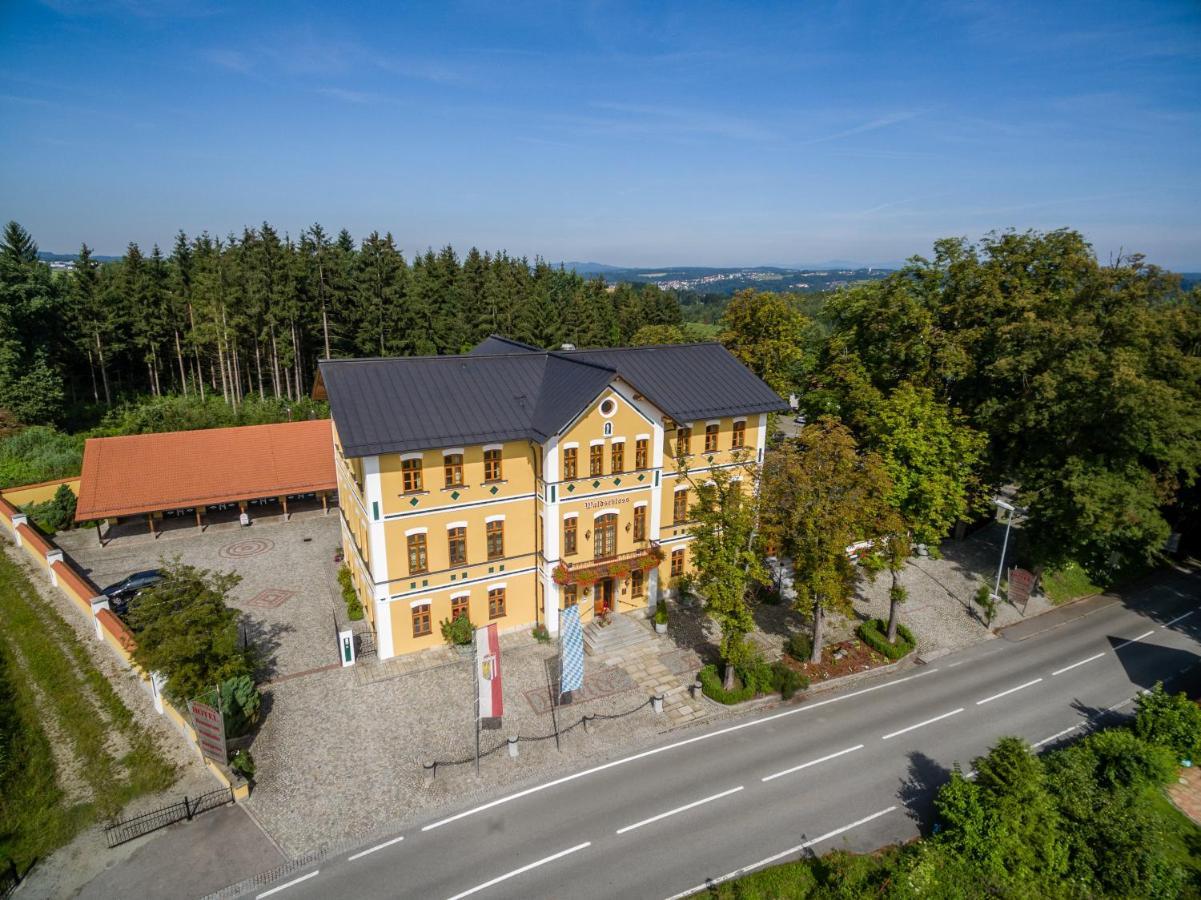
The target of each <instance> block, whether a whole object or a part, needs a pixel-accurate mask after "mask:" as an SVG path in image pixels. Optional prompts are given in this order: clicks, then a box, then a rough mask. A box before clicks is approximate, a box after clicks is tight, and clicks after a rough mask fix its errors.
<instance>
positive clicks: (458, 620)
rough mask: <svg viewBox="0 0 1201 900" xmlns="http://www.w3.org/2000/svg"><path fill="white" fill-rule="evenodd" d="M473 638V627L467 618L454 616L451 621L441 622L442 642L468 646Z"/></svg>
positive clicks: (444, 620)
mask: <svg viewBox="0 0 1201 900" xmlns="http://www.w3.org/2000/svg"><path fill="white" fill-rule="evenodd" d="M474 637H475V626H474V625H472V624H471V619H469V618H468V617H467V616H465V615H462V616H455V618H454V619H453V620H452V619H443V620H442V640H444V641H446V643H448V644H456V645H458V646H463V645H465V644H470V643H471V641H472V639H473V638H474Z"/></svg>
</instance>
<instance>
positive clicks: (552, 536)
mask: <svg viewBox="0 0 1201 900" xmlns="http://www.w3.org/2000/svg"><path fill="white" fill-rule="evenodd" d="M559 472H560V466H559V438H558V437H557V436H553V437H551V438H550V439H549V440H548V441H547V442H546V444H545V445H543V447H542V484H543V491H542V575H541V577H542V620H543V621H542V624H543V625H545V626H546V630H547V632H548V633H550V634H552V635H555V634H558V633H559V586H558V585H557V584H555V580H554V578H553V577H551V572H552V571H553V570H554V568H555V566H557V565H558V564H559V562H560V553H561V551H560V549H559V536H560V535H561V534H562V533H563V522H562V519H561V518H560V516H561V513H560V512H559V509H560V505H559V504H560V502H561V499H562V498H560V497H559V491H561V490H562V489H563V485H561V484H560V483H559Z"/></svg>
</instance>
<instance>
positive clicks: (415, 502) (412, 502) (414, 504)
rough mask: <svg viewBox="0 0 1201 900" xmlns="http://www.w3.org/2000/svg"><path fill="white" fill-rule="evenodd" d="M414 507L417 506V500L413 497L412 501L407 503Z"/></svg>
mask: <svg viewBox="0 0 1201 900" xmlns="http://www.w3.org/2000/svg"><path fill="white" fill-rule="evenodd" d="M416 505H417V498H416V497H414V498H413V499H412V500H410V501H409V506H416Z"/></svg>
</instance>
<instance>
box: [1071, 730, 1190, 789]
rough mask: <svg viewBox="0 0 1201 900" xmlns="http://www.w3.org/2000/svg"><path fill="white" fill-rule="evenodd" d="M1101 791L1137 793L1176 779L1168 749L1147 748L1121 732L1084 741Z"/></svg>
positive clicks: (1137, 737) (1128, 732) (1158, 747)
mask: <svg viewBox="0 0 1201 900" xmlns="http://www.w3.org/2000/svg"><path fill="white" fill-rule="evenodd" d="M1085 740H1086V741H1087V743H1088V747H1089V749H1090V750H1091V751H1092V754H1093V758H1094V759H1095V760H1096V769H1095V772H1096V775H1095V777H1096V780H1097V782H1098V784H1100V785H1101V786H1102V787H1103V788H1110V789H1113V788H1133V789H1136V790H1137V789H1139V788H1144V787H1152V786H1159V785H1164V784H1167V783H1168V782H1169V781H1171V780H1172V779H1173V778H1174V777H1175V776H1176V758H1175V755H1174V754H1173V753H1172V751H1171V750H1170V749H1168V748H1167V747H1160V746H1157V745H1155V744H1150V743H1148V742H1147V741H1144V740H1143V739H1142V738H1140V737H1139V736H1138V735H1136V734H1134V733H1133V732H1132V731H1128V730H1126V729H1125V728H1108V729H1106V730H1105V731H1099V732H1097V733H1096V734H1093V735H1090V736H1089V737H1088V738H1086V739H1085Z"/></svg>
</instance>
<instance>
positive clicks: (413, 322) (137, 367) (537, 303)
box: [0, 222, 681, 430]
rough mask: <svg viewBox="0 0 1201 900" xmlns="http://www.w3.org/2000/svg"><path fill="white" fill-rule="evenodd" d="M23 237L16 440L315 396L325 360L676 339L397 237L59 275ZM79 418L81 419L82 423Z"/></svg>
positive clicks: (566, 274)
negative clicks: (482, 343)
mask: <svg viewBox="0 0 1201 900" xmlns="http://www.w3.org/2000/svg"><path fill="white" fill-rule="evenodd" d="M37 251H38V248H37V245H36V243H35V241H34V239H33V237H31V236H30V235H29V234H28V233H27V232H26V231H25V230H24V229H23V228H21V226H20V225H18V224H17V223H15V222H10V223H9V224H8V225H7V226H6V228H5V232H4V236H3V242H2V244H0V409H3V410H5V412H6V413H7V415H8V416H9V417H10V421H11V422H12V424H18V423H19V424H56V425H59V426H60V427H62V426H67V427H69V428H72V430H74V427H73V426H77V425H80V424H87V421H88V418H89V416H90V417H91V419H92V420H93V421H94V420H95V418H96V416H97V414H98V413H102V412H103V411H104V410H105V409H106V408H111V407H113V406H114V405H117V404H118V403H120V402H121V401H128V400H132V399H136V398H139V397H145V396H151V397H158V396H165V395H181V396H190V397H197V398H209V397H214V396H216V397H221V398H222V399H223V400H224V401H226V402H227V403H228V404H230V405H232V406H235V407H236V406H237V405H238V404H240V403H243V402H244V401H247V400H248V399H250V400H253V399H256V398H257V399H258V400H263V399H270V398H282V399H286V400H293V401H299V400H301V399H302V398H305V397H307V396H308V394H309V392H310V390H311V388H312V385H313V379H314V376H315V374H316V368H317V361H318V360H319V359H321V358H324V357H352V356H353V357H362V356H394V355H417V354H435V353H436V354H445V353H460V352H464V351H466V350H468V349H470V348H471V347H472V346H473V345H474V344H476V343H477V342H478V341H479V340H480V339H482V338H483V337H486V336H487V335H489V334H492V333H499V334H504V335H508V336H511V337H514V338H517V339H518V340H522V341H525V342H528V343H531V344H535V345H538V346H544V347H554V346H558V345H559V344H561V343H571V344H575V345H576V346H579V347H595V346H615V345H621V344H624V343H628V342H629V341H630V339H631V338H632V337H633V335H634V333H635V332H636V331H637V330H638V329H639V328H641V327H642V326H645V325H678V324H679V323H680V321H681V313H680V307H679V304H678V302H677V300H676V298H675V296H674V295H672V294H670V293H665V292H662V291H660V290H659V289H658V288H657V287H656V286H654V285H647V286H638V287H635V286H630V285H621V286H619V287H616V288H613V289H610V288H608V287H607V286H606V285H605V282H604V281H603V279H600V278H595V279H592V280H586V279H584V278H583V277H581V276H579V275H577V274H576V273H575V272H572V271H566V270H564V269H562V268H561V267H553V266H551V265H548V264H547V263H546V262H544V261H543V260H541V259H535V260H534V261H533V262H532V263H531V262H530V261H529V260H528V259H525V258H516V257H513V256H510V255H508V254H507V253H505V252H503V251H502V252H497V253H488V252H485V253H481V252H480V251H479V250H477V249H475V248H474V247H473V248H472V249H471V250H469V251H468V252H467V253H466V254H465V255H464V256H462V257H460V256H459V255H458V254H457V253H456V252H455V250H454V249H453V248H451V247H449V246H448V247H444V248H443V249H442V250H440V251H437V252H435V251H433V250H426V251H425V252H424V253H418V254H412V255H406V253H405V252H404V250H403V249H402V248H400V247H398V246H397V245H396V241H395V240H394V239H393V237H392V235H391V234H382V235H381V234H379V233H378V232H372V233H371V234H370V235H368V236H367V237H366V238H364V239H363V240H362V241H361V242H356V241H355V239H354V238H353V237H352V235H351V234H350V233H349V232H348V231H346V230H342V231H341V232H339V233H338V234H337V235H332V234H330V233H328V232H326V231H325V229H323V228H322V227H321V226H320V225H313V226H312V227H311V228H308V229H306V230H304V231H302V232H301V233H300V235H299V236H298V237H297V238H295V239H293V238H291V237H289V236H288V235H286V234H284V235H281V234H280V232H278V231H277V230H276V229H275V228H273V227H272V226H270V225H268V224H266V223H264V224H263V225H262V226H261V227H259V228H248V229H245V230H244V231H243V232H242V234H241V235H232V234H231V235H229V236H228V237H225V238H215V237H212V236H211V235H209V234H202V235H200V236H199V237H192V238H189V237H188V236H187V235H185V234H184V233H183V232H180V233H179V234H178V235H177V236H176V239H175V243H174V245H173V246H172V247H171V248H170V251H169V252H166V253H164V252H163V251H162V250H161V249H160V248H159V247H157V246H155V247H152V248H151V249H150V250H149V252H146V251H144V250H143V249H142V248H141V247H139V246H138V245H137V244H134V243H131V244H130V245H129V246H128V248H127V249H126V252H125V255H124V256H123V257H122V258H121V259H120V260H119V261H115V262H106V263H101V262H98V261H97V260H96V259H95V258H94V256H93V253H92V251H91V250H90V249H89V248H88V247H87V246H86V245H85V246H83V247H82V248H81V250H80V254H79V258H78V261H77V262H76V263H75V265H74V266H73V268H72V269H71V270H68V271H61V270H60V271H52V270H51V269H50V268H49V266H47V265H46V264H45V263H43V262H40V261H39V260H38V257H37ZM81 411H86V414H85V413H82V412H81Z"/></svg>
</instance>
